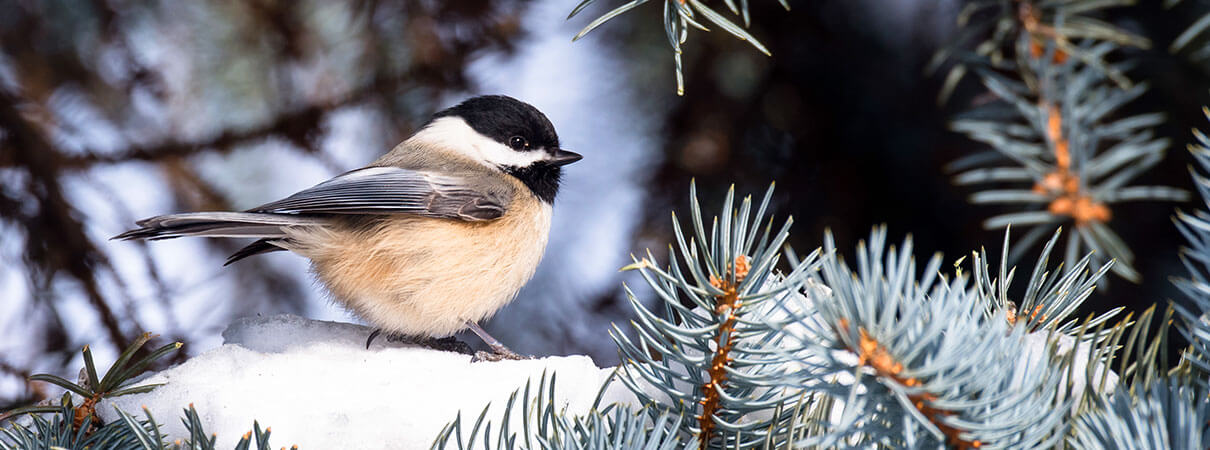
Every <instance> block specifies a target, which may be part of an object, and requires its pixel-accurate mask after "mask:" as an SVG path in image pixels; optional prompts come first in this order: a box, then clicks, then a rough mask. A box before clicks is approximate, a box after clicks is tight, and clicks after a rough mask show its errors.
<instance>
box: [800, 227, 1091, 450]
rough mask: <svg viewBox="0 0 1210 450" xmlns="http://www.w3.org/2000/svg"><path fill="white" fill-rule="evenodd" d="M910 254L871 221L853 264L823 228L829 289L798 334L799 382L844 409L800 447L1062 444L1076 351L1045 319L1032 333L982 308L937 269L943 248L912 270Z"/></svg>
mask: <svg viewBox="0 0 1210 450" xmlns="http://www.w3.org/2000/svg"><path fill="white" fill-rule="evenodd" d="M912 252H913V247H912V242H911V240H910V239H907V240H905V241H904V243H903V245H902V246H901V247H898V248H897V247H895V246H888V244H887V240H886V231H885V228H876V229H875V230H874V232H873V233H872V234H871V235H870V238H869V240H868V242H865V241H863V242H861V243H859V244H858V247H857V254H856V256H857V259H856V263H855V265H854V266H852V267H850V266H849V265H848V264H846V263H844V262H843V261H842V260H841V259H840V257H839V256H838V255H837V251H836V246H835V242H834V241H833V239H832V237H831V235H830V234H828V235H826V236H825V240H824V255H825V256H824V258H823V263H822V268H821V270H820V272H819V273H820V276H821V277H822V279H821V280H819V281H820V283H821V284H822V285H823V286H826V287H827V288H829V289H830V293H829V295H828V296H819V300H818V301H816V302H814V307H815V309H816V311H817V312H818V316H817V320H813V321H810V322H809V323H811V324H813V325H812V326H811V328H812V330H811V332H810V333H808V336H809V337H808V338H806V339H803V340H802V342H801V345H804V346H807V347H810V348H812V349H813V351H812V357H811V359H810V361H808V364H804V368H805V370H803V371H802V372H801V373H800V375H801V377H802V379H803V382H804V383H815V384H827V385H830V387H828V388H826V389H822V388H821V389H820V390H821V392H829V395H831V396H833V397H834V399H835V400H836V401H837V402H840V403H842V404H843V410H842V412H840V413H839V414H838V416H839V417H838V418H836V419H834V420H833V424H834V426H833V428H832V429H831V430H830V431H829V432H828V433H826V434H820V435H817V436H814V437H812V438H809V439H805V440H802V441H799V442H798V444H799V445H819V446H825V447H826V446H834V445H839V444H840V443H850V444H851V443H853V442H859V443H861V444H862V445H870V446H878V447H903V446H908V447H920V446H929V447H931V446H937V445H948V446H951V447H957V448H976V447H983V446H992V447H996V446H1000V445H1005V444H1007V443H1013V445H1019V446H1023V447H1033V446H1037V447H1050V446H1053V445H1054V444H1055V443H1056V442H1058V441H1060V440H1061V439H1062V438H1063V435H1064V427H1065V419H1066V417H1067V415H1068V414H1069V413H1070V411H1071V408H1072V406H1073V405H1075V404H1076V403H1075V402H1076V400H1075V399H1074V397H1073V396H1072V395H1070V394H1069V392H1070V391H1067V390H1064V389H1061V387H1063V386H1064V385H1065V383H1064V380H1065V379H1067V380H1070V378H1069V377H1068V376H1067V371H1068V370H1069V368H1070V367H1071V362H1072V361H1073V360H1074V356H1072V355H1074V353H1075V352H1074V351H1073V350H1067V351H1064V350H1063V349H1062V346H1061V340H1060V339H1057V338H1056V334H1055V333H1054V332H1053V330H1054V326H1053V325H1052V326H1050V328H1049V329H1048V330H1044V331H1039V332H1030V329H1029V327H1028V326H1027V325H1028V324H1027V322H1026V321H1017V322H1016V323H1015V324H1011V323H1009V321H1008V320H1005V315H1004V314H1003V312H1000V313H999V314H988V313H987V305H988V304H990V303H994V298H988V297H987V296H986V295H984V294H983V293H982V292H981V290H980V288H979V287H977V286H972V285H971V283H970V278H969V277H968V276H967V275H965V274H963V273H961V272H959V273H958V274H956V275H954V276H953V277H949V276H945V275H942V274H940V273H939V269H940V267H941V257H940V255H934V256H933V257H932V258H930V259H929V261H928V262H927V263H926V264H925V265H924V266H923V270H922V271H918V269H919V267H918V266H917V265H916V262H915V259H914V257H913V256H912ZM976 264H985V262H982V261H977V262H976ZM986 270H987V268H986V267H983V268H979V269H977V271H986ZM1006 272H1009V273H1011V270H1006ZM917 274H920V275H917ZM1006 277H1007V276H1006ZM1047 306H1051V305H1047ZM1065 319H1066V317H1063V318H1059V319H1057V320H1059V321H1062V320H1065ZM1033 342H1040V343H1041V344H1040V345H1031V343H1033ZM1089 367H1094V366H1089ZM1098 370H1099V371H1104V370H1105V368H1104V367H1103V366H1100V367H1099V368H1098ZM1094 372H1095V371H1090V373H1094ZM1080 375H1083V374H1080ZM812 380H813V381H812ZM1085 385H1087V383H1085Z"/></svg>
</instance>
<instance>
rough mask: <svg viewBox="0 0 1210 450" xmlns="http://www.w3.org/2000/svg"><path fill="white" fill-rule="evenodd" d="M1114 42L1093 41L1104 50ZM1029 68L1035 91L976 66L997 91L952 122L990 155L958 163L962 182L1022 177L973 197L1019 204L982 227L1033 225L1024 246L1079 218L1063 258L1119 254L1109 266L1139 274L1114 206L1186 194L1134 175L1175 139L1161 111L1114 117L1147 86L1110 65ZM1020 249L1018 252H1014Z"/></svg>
mask: <svg viewBox="0 0 1210 450" xmlns="http://www.w3.org/2000/svg"><path fill="white" fill-rule="evenodd" d="M1111 48H1112V46H1111V45H1109V44H1105V43H1102V44H1098V45H1096V46H1092V47H1088V49H1087V50H1088V52H1089V53H1091V54H1098V55H1099V54H1104V53H1105V52H1107V51H1109V50H1110V49H1111ZM1029 71H1030V73H1031V74H1033V75H1032V76H1033V77H1034V78H1036V79H1037V80H1038V86H1037V89H1033V88H1031V87H1030V86H1028V85H1027V84H1025V83H1024V82H1021V81H1018V80H1014V79H1010V78H1008V77H1005V76H1003V75H1001V74H999V73H996V72H992V71H988V70H978V72H979V75H980V77H981V78H982V79H983V82H984V85H985V86H987V88H988V89H989V90H990V91H991V92H992V93H993V94H995V95H996V96H997V97H998V100H997V101H996V102H994V103H991V104H988V105H984V106H982V107H979V108H976V109H974V110H972V111H970V112H968V113H966V114H964V115H962V116H960V117H959V118H958V119H956V120H955V121H954V122H953V124H952V128H953V129H954V130H955V131H958V132H961V133H964V134H966V135H967V136H969V137H970V138H971V139H973V140H976V141H979V142H982V143H984V144H987V145H988V146H990V147H991V148H992V150H993V151H994V153H992V155H997V154H998V155H999V157H995V156H992V157H988V155H987V154H982V153H981V154H976V155H973V156H971V157H967V158H963V159H960V160H958V161H955V162H954V163H952V164H951V166H950V167H951V170H954V171H957V172H959V173H958V174H957V175H955V177H954V182H955V183H956V184H959V185H971V184H990V183H996V184H997V185H1003V184H1008V185H1016V186H1014V187H1012V188H1006V189H989V190H985V191H982V192H977V193H975V194H973V195H972V196H971V201H972V202H973V203H981V204H1006V205H1020V206H1021V207H1022V210H1020V211H1017V212H1011V213H1006V214H1001V215H997V216H994V217H992V218H989V219H987V221H985V222H984V227H985V228H1001V227H1006V226H1008V225H1017V226H1024V227H1029V228H1032V229H1031V230H1030V231H1029V232H1027V233H1026V236H1025V238H1024V239H1023V242H1024V243H1025V245H1023V246H1021V247H1019V249H1020V250H1021V251H1024V250H1025V249H1028V248H1029V247H1031V246H1033V245H1034V243H1036V242H1037V241H1038V240H1039V239H1041V238H1042V237H1043V236H1044V235H1045V234H1046V233H1047V232H1048V231H1049V230H1051V229H1053V227H1055V226H1057V225H1060V224H1063V223H1072V224H1074V225H1075V227H1074V228H1075V233H1071V234H1070V236H1069V238H1068V242H1067V243H1066V245H1065V252H1064V253H1065V261H1066V265H1067V266H1068V267H1072V266H1073V265H1075V264H1077V263H1078V261H1079V257H1078V255H1080V254H1083V253H1084V252H1085V250H1091V251H1094V252H1095V253H1094V254H1093V259H1092V263H1093V264H1094V265H1101V264H1103V263H1104V262H1105V261H1107V260H1109V259H1113V260H1116V261H1117V263H1116V264H1114V265H1113V267H1112V271H1113V272H1114V273H1116V274H1118V275H1119V276H1121V277H1123V278H1126V279H1128V280H1131V281H1135V282H1137V281H1139V280H1140V275H1139V273H1138V271H1137V270H1135V269H1134V265H1133V260H1134V254H1133V252H1131V251H1130V249H1129V247H1128V245H1127V244H1126V243H1125V242H1124V241H1123V240H1122V239H1121V237H1119V236H1118V235H1117V233H1116V232H1114V231H1113V229H1112V228H1111V227H1110V226H1109V221H1110V220H1111V219H1112V218H1113V210H1112V206H1113V205H1114V204H1116V203H1121V202H1130V201H1183V200H1186V199H1187V198H1188V193H1187V192H1185V191H1183V190H1180V189H1176V188H1172V187H1168V186H1130V185H1128V183H1129V182H1130V181H1131V180H1133V179H1134V178H1136V177H1138V176H1139V175H1141V174H1142V173H1144V172H1145V171H1146V170H1148V169H1150V168H1151V167H1153V166H1155V165H1156V164H1158V163H1159V162H1160V161H1162V160H1163V158H1164V155H1165V152H1166V150H1167V147H1168V140H1167V139H1164V138H1159V137H1157V136H1156V134H1155V132H1154V131H1153V127H1155V126H1156V125H1158V124H1160V123H1161V122H1162V121H1163V116H1162V115H1160V114H1142V115H1136V116H1130V117H1125V118H1121V119H1110V117H1112V116H1111V115H1112V114H1113V113H1114V112H1115V111H1117V110H1118V109H1119V108H1120V107H1122V106H1123V105H1124V104H1125V103H1128V102H1130V101H1132V100H1134V99H1135V98H1137V97H1138V96H1139V95H1142V93H1143V92H1144V91H1145V90H1146V85H1145V84H1138V85H1135V86H1134V87H1132V88H1130V89H1127V90H1121V89H1119V88H1118V87H1117V86H1115V85H1113V84H1112V83H1109V82H1108V80H1107V79H1106V78H1105V74H1104V72H1103V71H1101V70H1098V69H1096V68H1093V67H1089V66H1086V65H1082V64H1078V63H1075V62H1065V63H1062V64H1053V63H1051V62H1050V61H1047V60H1045V59H1038V60H1032V61H1031V62H1030V66H1029ZM1019 256H1020V255H1019V254H1015V255H1012V256H1011V257H1010V260H1015V259H1017V257H1019Z"/></svg>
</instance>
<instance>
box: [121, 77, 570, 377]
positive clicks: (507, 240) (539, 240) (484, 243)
mask: <svg viewBox="0 0 1210 450" xmlns="http://www.w3.org/2000/svg"><path fill="white" fill-rule="evenodd" d="M580 158H581V156H580V155H579V154H576V153H572V152H569V151H567V150H563V149H561V148H559V136H558V135H556V134H555V129H554V126H553V125H551V123H550V120H549V119H547V118H546V115H544V114H542V112H541V111H538V109H537V108H534V107H533V106H530V105H529V104H527V103H524V102H521V101H518V100H516V99H514V98H511V97H506V96H500V95H489V96H482V97H475V98H471V99H469V100H466V101H464V102H462V103H461V104H458V105H457V106H454V107H452V108H449V109H446V110H444V111H441V112H439V113H437V114H435V115H434V116H433V118H432V120H430V121H429V123H428V124H426V125H425V126H424V127H423V128H421V129H420V131H418V132H416V134H414V135H412V137H410V138H408V139H407V140H405V141H403V143H401V144H399V145H398V146H396V147H395V148H394V149H392V150H391V151H390V152H388V153H386V154H385V155H383V156H382V157H381V158H378V160H377V161H374V162H373V163H372V164H370V165H369V166H367V167H365V168H361V169H357V170H353V171H351V172H347V173H345V174H343V175H340V176H337V177H335V178H332V179H330V180H328V181H325V182H323V183H320V184H317V185H315V186H314V187H311V188H310V189H306V190H303V191H301V192H298V193H296V194H294V195H291V196H289V197H286V198H284V199H281V200H278V201H275V202H271V203H267V204H264V205H261V206H258V207H255V208H252V209H249V210H247V211H244V212H195V213H181V214H169V215H164V216H157V217H152V218H150V219H145V220H141V221H139V222H138V225H139V226H140V227H141V228H139V229H136V230H131V231H127V232H125V233H122V234H120V235H118V236H115V239H123V240H128V239H153V240H155V239H169V238H176V237H181V236H206V237H237V238H256V239H257V240H256V241H255V242H253V243H252V244H251V245H248V246H247V247H244V248H243V249H241V250H239V251H237V252H235V254H233V255H231V257H230V258H228V259H227V264H231V263H233V262H235V261H238V260H240V259H243V258H246V257H248V256H252V255H256V254H260V253H266V252H272V251H277V250H289V251H291V252H294V253H297V254H299V255H302V256H305V257H307V258H309V259H310V260H311V266H312V268H313V271H314V272H315V274H316V276H317V277H318V278H319V280H320V281H321V282H323V284H324V285H326V286H327V288H328V289H329V290H330V291H331V293H332V294H333V298H334V299H336V300H337V301H338V302H340V303H342V304H343V305H344V306H346V307H348V308H349V309H351V310H352V311H353V312H355V313H357V314H358V315H360V316H361V317H362V318H364V319H366V320H367V321H369V322H370V323H371V324H373V325H375V326H377V327H379V328H380V331H381V330H385V331H387V332H389V333H391V334H394V335H397V336H414V337H421V338H442V337H448V336H451V335H453V334H454V333H457V332H459V331H462V330H464V329H466V328H470V329H471V330H472V331H474V332H475V334H477V335H479V337H480V338H482V339H483V341H484V342H485V343H487V344H488V346H490V347H491V349H492V351H493V352H494V354H481V355H479V358H480V359H493V360H498V359H505V358H507V359H520V358H524V357H522V356H520V355H518V354H516V353H514V352H512V351H511V350H509V349H508V348H507V347H505V346H504V345H502V344H500V342H499V341H497V340H496V339H495V338H492V337H491V336H490V335H489V334H487V332H485V331H484V330H483V329H482V328H480V327H479V325H478V324H477V322H479V321H481V320H484V319H486V318H488V317H491V316H492V315H493V314H495V312H496V311H498V310H499V309H500V308H502V307H503V306H504V305H506V304H508V303H509V302H510V301H512V300H513V298H514V297H516V295H517V291H519V290H520V289H521V287H522V286H523V285H524V284H525V283H526V282H527V281H529V279H530V277H532V276H533V274H534V270H535V269H537V267H538V261H539V260H541V259H542V253H543V251H544V250H545V248H546V241H547V237H548V235H549V232H550V220H551V204H552V203H553V202H554V200H555V194H556V193H557V192H558V191H559V177H560V175H561V170H562V169H561V168H562V167H563V166H564V165H567V164H571V163H574V162H576V161H579V160H580ZM376 334H377V332H375V334H374V335H376ZM370 339H373V335H371V337H370ZM368 345H369V342H368V341H367V346H368Z"/></svg>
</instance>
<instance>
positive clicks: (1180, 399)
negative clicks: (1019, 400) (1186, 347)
mask: <svg viewBox="0 0 1210 450" xmlns="http://www.w3.org/2000/svg"><path fill="white" fill-rule="evenodd" d="M1139 390H1140V392H1137V393H1132V392H1130V391H1128V390H1124V389H1121V390H1118V391H1116V392H1114V393H1113V395H1112V396H1111V397H1109V398H1107V399H1104V400H1102V401H1101V402H1100V404H1099V406H1098V408H1097V409H1096V410H1095V411H1093V412H1090V413H1088V414H1084V415H1081V416H1079V417H1077V418H1075V428H1074V430H1073V432H1072V436H1071V438H1070V439H1069V440H1068V445H1070V446H1071V447H1072V448H1076V449H1102V448H1121V449H1156V450H1160V449H1174V448H1207V447H1210V397H1207V396H1206V394H1205V392H1204V391H1202V390H1200V389H1197V388H1195V387H1194V386H1192V385H1189V384H1186V383H1185V382H1183V381H1182V380H1179V379H1174V378H1159V379H1156V380H1153V381H1151V382H1149V383H1147V384H1146V385H1144V386H1140V389H1139Z"/></svg>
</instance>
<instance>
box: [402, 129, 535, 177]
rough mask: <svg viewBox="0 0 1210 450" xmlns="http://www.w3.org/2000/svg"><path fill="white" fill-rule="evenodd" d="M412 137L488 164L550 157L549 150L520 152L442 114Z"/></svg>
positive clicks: (522, 163) (520, 164)
mask: <svg viewBox="0 0 1210 450" xmlns="http://www.w3.org/2000/svg"><path fill="white" fill-rule="evenodd" d="M412 139H417V140H420V141H423V142H426V143H428V144H430V145H434V146H439V147H444V148H448V149H451V150H455V151H457V152H459V153H462V154H463V155H466V156H467V157H470V158H471V159H474V160H475V161H478V162H480V163H481V164H483V165H485V166H489V167H500V166H509V167H529V166H530V165H533V164H534V163H536V162H538V161H542V160H545V159H547V158H548V156H547V154H546V152H544V151H540V150H535V151H527V152H519V151H516V150H513V149H511V148H509V147H508V146H506V145H504V144H501V143H499V142H496V141H495V140H493V139H491V138H489V137H487V136H484V135H482V134H479V132H477V131H475V129H474V128H471V126H470V125H467V123H466V121H465V120H462V118H459V117H442V118H440V119H437V120H434V121H433V123H431V124H429V126H427V127H424V129H423V130H420V132H418V133H416V135H415V136H414V137H413V138H412Z"/></svg>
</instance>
